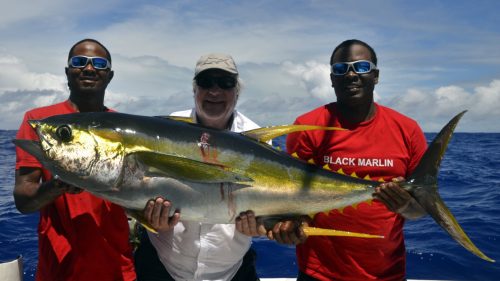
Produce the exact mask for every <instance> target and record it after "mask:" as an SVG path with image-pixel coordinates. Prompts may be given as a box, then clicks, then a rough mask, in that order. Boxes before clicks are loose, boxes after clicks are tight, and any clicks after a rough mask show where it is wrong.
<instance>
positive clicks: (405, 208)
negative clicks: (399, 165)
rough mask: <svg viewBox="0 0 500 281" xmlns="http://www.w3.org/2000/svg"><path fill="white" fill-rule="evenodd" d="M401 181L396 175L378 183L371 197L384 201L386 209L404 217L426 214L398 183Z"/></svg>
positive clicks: (416, 216) (411, 217) (409, 217)
mask: <svg viewBox="0 0 500 281" xmlns="http://www.w3.org/2000/svg"><path fill="white" fill-rule="evenodd" d="M401 181H403V178H402V177H398V178H395V179H394V180H393V181H392V182H386V183H382V184H380V186H378V187H377V188H375V192H374V193H373V197H374V198H376V199H378V200H380V201H381V202H382V203H384V205H385V206H386V207H387V209H389V210H390V211H392V212H394V213H398V214H400V215H402V216H403V217H404V218H406V219H418V218H420V217H423V216H424V215H426V214H427V213H426V212H425V210H424V209H423V208H422V206H420V204H419V203H418V202H417V201H416V200H415V199H414V198H413V197H412V196H411V195H410V193H409V192H408V191H406V190H404V189H403V188H402V187H401V186H400V185H399V182H401Z"/></svg>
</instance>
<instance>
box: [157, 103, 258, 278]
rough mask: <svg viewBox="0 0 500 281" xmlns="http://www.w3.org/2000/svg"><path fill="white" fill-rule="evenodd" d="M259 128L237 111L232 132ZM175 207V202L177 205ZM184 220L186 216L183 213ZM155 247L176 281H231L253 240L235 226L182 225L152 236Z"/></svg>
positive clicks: (190, 114) (188, 114)
mask: <svg viewBox="0 0 500 281" xmlns="http://www.w3.org/2000/svg"><path fill="white" fill-rule="evenodd" d="M170 115H171V116H179V117H192V118H193V121H195V122H196V121H197V120H196V114H195V110H194V109H190V110H184V111H177V112H174V113H172V114H170ZM256 128H259V126H258V125H257V124H255V123H254V122H252V120H250V119H248V118H247V117H246V116H244V115H243V114H241V113H239V112H238V111H236V110H235V111H234V119H233V123H232V125H231V131H233V132H242V131H247V130H252V129H256ZM174 203H175V202H174ZM181 218H182V213H181ZM148 235H149V239H150V240H151V243H152V244H153V246H154V247H155V248H156V251H157V252H158V257H159V258H160V261H161V262H162V263H163V265H164V266H165V268H166V269H167V271H168V273H170V275H171V276H172V277H173V278H174V279H175V280H178V281H180V280H230V279H231V278H233V277H234V275H235V274H236V272H237V271H238V269H239V268H240V266H241V264H242V262H243V256H244V255H245V254H246V252H247V251H248V249H249V248H250V243H251V241H252V238H251V237H249V236H246V235H244V234H242V233H240V232H239V231H237V230H236V227H235V225H234V224H205V223H198V222H183V221H181V222H179V223H178V224H177V225H176V226H175V227H174V230H173V231H169V232H166V233H161V234H158V235H157V234H154V233H151V232H148Z"/></svg>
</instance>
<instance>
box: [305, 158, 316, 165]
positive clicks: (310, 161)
mask: <svg viewBox="0 0 500 281" xmlns="http://www.w3.org/2000/svg"><path fill="white" fill-rule="evenodd" d="M307 163H309V164H313V165H316V163H315V162H314V159H313V158H311V159H309V160H307Z"/></svg>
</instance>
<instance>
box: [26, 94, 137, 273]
mask: <svg viewBox="0 0 500 281" xmlns="http://www.w3.org/2000/svg"><path fill="white" fill-rule="evenodd" d="M74 112H76V111H75V110H74V109H73V107H71V105H70V103H69V101H65V102H62V103H58V104H54V105H51V106H46V107H41V108H36V109H33V110H30V111H28V112H26V114H25V116H24V120H23V122H22V124H21V127H20V128H19V131H18V132H17V136H16V138H17V139H30V140H38V136H37V135H36V132H35V131H34V130H33V129H32V128H31V126H30V125H29V124H28V123H27V120H33V119H34V120H36V119H43V118H45V117H49V116H53V115H58V114H67V113H74ZM19 167H38V168H42V171H43V176H42V180H43V181H46V180H49V179H50V178H51V175H50V172H49V171H48V170H46V169H44V168H43V167H42V165H41V164H40V163H39V162H38V161H37V160H36V159H35V158H34V157H33V156H31V155H30V154H28V153H26V152H25V151H23V150H22V149H20V148H17V147H16V169H19ZM128 233H129V228H128V222H127V216H126V215H125V212H124V210H123V208H121V207H120V206H118V205H115V204H113V203H110V202H108V201H105V200H102V199H100V198H97V197H95V196H94V195H92V194H90V193H88V192H86V191H84V192H82V193H80V194H66V193H65V194H63V195H61V196H59V197H57V198H56V199H55V200H54V201H53V202H52V203H50V204H48V205H46V206H45V207H43V208H41V209H40V222H39V224H38V248H39V257H38V266H37V272H36V280H39V281H40V280H44V281H45V280H46V281H54V280H110V281H111V280H135V278H136V275H135V270H134V262H133V258H132V247H131V245H130V243H129V240H128V238H129V236H128Z"/></svg>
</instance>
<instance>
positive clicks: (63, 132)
mask: <svg viewBox="0 0 500 281" xmlns="http://www.w3.org/2000/svg"><path fill="white" fill-rule="evenodd" d="M56 135H57V137H59V139H60V140H61V141H63V142H69V141H71V139H72V138H73V135H72V132H71V128H70V127H69V126H68V125H62V126H59V127H58V128H57V130H56Z"/></svg>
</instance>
